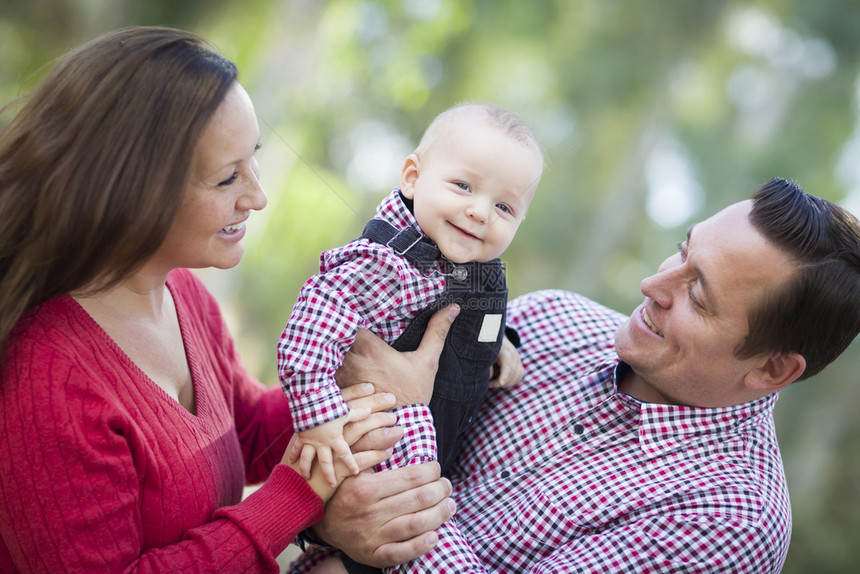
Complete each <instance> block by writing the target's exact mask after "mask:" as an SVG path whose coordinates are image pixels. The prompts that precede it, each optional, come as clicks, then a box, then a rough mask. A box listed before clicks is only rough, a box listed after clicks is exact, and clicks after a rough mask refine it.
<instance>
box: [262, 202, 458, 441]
mask: <svg viewBox="0 0 860 574" xmlns="http://www.w3.org/2000/svg"><path fill="white" fill-rule="evenodd" d="M376 210H377V214H376V218H379V219H384V220H385V221H387V222H388V223H390V224H391V225H393V226H394V227H395V228H397V229H405V228H408V227H416V228H417V227H418V222H417V221H416V220H415V216H414V215H412V213H411V212H410V211H409V209H408V208H407V207H406V205H405V204H404V203H403V202H402V201H401V199H400V192H399V190H397V189H395V190H394V191H392V192H391V193H390V194H389V195H388V196H387V197H386V198H385V199H384V200H383V201H382V202H381V203H380V204H379V205H378V206H377V208H376ZM442 272H443V268H442V263H441V262H440V263H436V264H433V265H432V266H431V267H430V268H429V269H428V270H425V271H424V272H422V271H420V270H418V269H417V268H416V267H415V266H414V265H412V263H410V262H409V261H408V260H407V259H406V258H405V257H402V256H400V255H398V254H397V253H395V251H394V250H393V249H392V248H390V247H387V246H385V245H382V244H380V243H375V242H373V241H371V240H369V239H358V240H356V241H353V242H351V243H348V244H347V245H344V246H343V247H339V248H337V249H332V250H330V251H325V252H323V253H322V254H321V255H320V271H319V273H318V274H317V275H314V276H313V277H311V278H310V279H308V280H307V282H306V283H305V285H304V286H303V287H302V290H301V292H300V293H299V297H298V300H297V301H296V304H295V306H294V307H293V312H292V314H291V316H290V319H289V321H288V322H287V326H286V328H285V329H284V331H283V333H282V334H281V338H280V341H279V342H278V376H279V378H280V381H281V384H282V385H283V387H284V390H285V393H286V394H287V397H288V398H289V400H290V410H291V412H292V415H293V421H294V424H295V428H296V431H304V430H307V429H309V428H313V427H316V426H319V425H321V424H323V423H326V422H328V421H330V420H333V419H336V418H338V417H340V416H343V415H345V414H346V413H347V412H348V411H349V409H348V407H347V406H346V403H345V402H344V400H343V397H342V396H341V394H340V389H339V388H338V386H337V383H336V382H335V379H334V374H335V372H336V371H337V369H338V368H339V367H340V365H341V364H342V363H343V357H344V355H345V354H346V352H347V351H349V348H350V347H351V346H352V343H353V342H354V341H355V333H356V331H357V330H358V329H370V330H372V331H373V332H374V333H376V334H377V335H379V336H380V337H382V338H383V339H385V340H386V341H387V342H389V343H390V342H392V341H393V340H395V339H396V338H397V337H398V336H399V335H400V334H401V333H403V331H404V330H405V329H406V327H407V326H408V325H409V323H410V321H411V320H412V318H413V317H415V315H416V314H417V313H418V312H419V311H421V310H423V309H424V308H425V307H428V306H429V305H430V304H431V303H433V302H434V301H436V300H437V299H438V298H439V296H440V295H441V294H442V293H443V291H444V290H445V281H444V277H443V275H442Z"/></svg>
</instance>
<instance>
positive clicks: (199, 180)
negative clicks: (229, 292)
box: [153, 82, 267, 270]
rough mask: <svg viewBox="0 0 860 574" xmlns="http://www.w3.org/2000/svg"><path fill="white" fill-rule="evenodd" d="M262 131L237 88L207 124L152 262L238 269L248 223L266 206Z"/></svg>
mask: <svg viewBox="0 0 860 574" xmlns="http://www.w3.org/2000/svg"><path fill="white" fill-rule="evenodd" d="M259 141H260V128H259V126H258V125H257V117H256V115H255V114H254V106H253V104H252V103H251V99H250V98H249V97H248V94H247V93H246V92H245V90H244V89H243V88H242V86H241V85H239V83H238V82H237V83H234V84H233V87H232V88H230V90H229V92H227V96H226V97H225V98H224V101H223V102H222V103H221V105H220V106H219V107H218V109H217V110H216V111H215V114H214V115H213V116H212V119H211V120H209V123H208V124H207V125H206V128H205V129H204V131H203V134H202V136H201V138H200V142H199V143H198V144H197V149H195V150H194V156H193V158H192V161H191V169H190V172H189V179H188V182H187V183H186V185H185V187H184V188H183V191H182V199H181V201H180V204H179V208H178V210H177V212H176V216H175V217H174V220H173V223H172V225H171V227H170V230H169V232H168V234H167V237H166V238H165V240H164V243H162V245H161V247H159V249H158V251H157V252H156V254H155V256H154V258H153V259H154V260H156V261H157V262H158V264H160V265H164V266H165V267H166V268H167V270H169V269H173V268H177V267H190V268H202V267H218V268H221V269H227V268H230V267H234V266H235V265H236V264H238V263H239V261H240V260H241V259H242V255H243V254H244V247H243V246H242V243H241V241H242V238H243V237H244V236H245V222H246V221H247V219H248V216H249V215H250V214H251V210H259V209H263V208H264V207H265V206H266V202H267V199H266V194H265V192H264V191H263V188H262V187H261V186H260V172H259V169H258V167H257V159H256V158H255V157H254V152H255V151H256V150H257V148H258V147H259Z"/></svg>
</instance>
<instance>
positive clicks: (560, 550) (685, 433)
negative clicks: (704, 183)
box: [322, 179, 860, 574]
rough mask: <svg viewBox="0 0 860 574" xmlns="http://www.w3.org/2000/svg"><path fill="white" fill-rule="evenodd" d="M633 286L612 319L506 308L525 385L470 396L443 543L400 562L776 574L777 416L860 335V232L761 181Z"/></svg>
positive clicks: (780, 478) (781, 535) (780, 543)
mask: <svg viewBox="0 0 860 574" xmlns="http://www.w3.org/2000/svg"><path fill="white" fill-rule="evenodd" d="M641 288H642V293H643V294H644V295H645V300H644V302H643V303H642V304H641V305H640V306H639V307H637V308H636V310H635V311H634V312H633V314H632V315H631V316H630V317H629V318H627V319H626V320H625V318H624V317H622V316H620V315H618V314H617V313H615V312H613V311H610V310H608V309H606V308H604V307H601V306H599V305H597V304H595V303H593V302H591V301H588V300H586V299H584V298H582V297H579V296H577V295H574V294H570V293H565V292H560V291H544V292H538V293H533V294H530V295H526V296H524V297H521V298H519V299H517V300H515V301H513V302H512V303H511V305H510V310H509V321H510V324H511V325H512V326H513V327H515V328H516V329H517V330H518V331H519V334H520V338H521V339H522V347H521V349H520V353H521V357H522V361H523V366H524V368H525V371H526V377H525V379H524V380H523V382H522V383H521V384H520V385H518V386H515V387H514V388H513V389H509V390H498V391H495V392H494V393H493V394H492V396H491V397H490V398H489V400H488V401H487V403H486V404H485V406H484V407H483V409H482V411H481V413H480V416H479V417H478V422H477V424H476V428H475V430H474V432H473V433H472V436H471V437H470V439H469V440H468V442H467V443H466V444H465V445H464V447H463V451H462V454H461V457H460V459H459V462H458V464H457V465H456V467H455V470H454V474H453V475H452V477H451V479H452V482H453V484H454V498H455V499H456V500H457V514H456V516H455V517H454V519H453V520H451V521H449V522H448V523H447V524H446V525H445V526H443V527H442V528H441V529H440V530H439V533H438V535H439V539H440V543H439V544H437V545H436V546H435V547H434V548H433V549H432V550H431V551H430V552H429V553H428V554H426V555H424V556H422V557H419V558H417V559H415V560H413V561H411V562H409V563H407V564H404V565H403V566H400V567H398V568H396V569H395V570H394V571H403V572H660V573H665V572H708V573H712V572H749V573H756V574H760V573H764V572H779V571H780V569H781V567H782V564H783V561H784V559H785V555H786V552H787V549H788V541H789V536H790V529H791V513H790V507H789V499H788V491H787V487H786V483H785V477H784V475H783V470H782V461H781V458H780V454H779V449H778V446H777V442H776V433H775V430H774V426H773V418H772V409H773V405H774V403H775V401H776V397H777V393H776V392H777V391H778V390H779V389H781V388H783V387H785V386H786V385H788V384H790V383H792V382H794V381H797V380H801V379H803V378H806V377H809V376H812V375H814V374H816V373H818V372H819V371H820V370H821V369H823V368H824V367H825V366H826V365H827V364H829V363H830V362H831V361H832V360H833V359H835V358H836V357H837V356H838V355H839V354H840V353H841V352H842V351H844V349H845V348H846V347H847V346H848V345H849V344H850V343H851V341H852V340H853V339H854V338H855V337H856V335H857V333H858V331H860V224H858V221H857V219H856V218H854V217H853V216H852V215H851V214H849V213H848V212H846V211H844V210H842V209H840V208H839V207H837V206H835V205H833V204H831V203H829V202H827V201H824V200H821V199H819V198H816V197H814V196H811V195H808V194H806V193H805V192H803V190H802V189H800V187H798V186H797V185H796V184H794V183H791V182H788V181H785V180H782V179H774V180H772V181H770V182H768V183H767V184H765V185H764V186H762V187H761V188H760V189H759V190H758V191H757V192H756V194H755V197H754V199H753V200H751V201H744V202H741V203H737V204H734V205H732V206H730V207H728V208H726V209H724V210H723V211H721V212H719V213H718V214H716V215H715V216H713V217H711V218H710V219H707V220H705V221H703V222H701V223H699V224H696V225H694V226H692V227H691V228H690V230H689V231H688V233H687V238H686V240H685V241H684V242H683V243H681V244H680V245H679V251H678V253H677V254H675V255H673V256H672V257H670V258H668V259H667V260H666V261H664V262H663V264H662V265H661V266H660V268H659V269H658V271H657V273H656V274H655V275H653V276H651V277H649V278H647V279H645V280H644V281H642V285H641ZM370 352H371V351H366V353H368V354H369V353H370ZM372 352H373V353H374V354H375V356H374V359H373V360H374V361H376V362H377V363H380V362H381V363H383V364H385V361H389V360H391V359H390V358H388V357H389V356H388V355H385V354H384V353H385V352H386V350H385V349H383V348H381V347H380V346H378V345H373V351H372ZM383 356H384V357H385V358H382V357H383ZM425 408H426V407H423V406H422V405H412V406H409V407H406V408H405V409H404V411H406V412H409V411H410V410H411V412H413V413H414V412H421V411H422V409H425ZM429 432H432V431H429ZM383 474H384V473H383ZM332 520H333V518H332ZM344 522H345V523H346V521H344ZM329 524H332V523H331V522H330V523H329ZM323 530H324V532H323V533H322V534H323V537H324V538H326V537H327V536H332V531H331V530H326V528H325V527H323ZM346 548H347V552H349V547H348V546H346ZM354 557H355V558H358V559H362V558H364V559H366V557H364V556H354Z"/></svg>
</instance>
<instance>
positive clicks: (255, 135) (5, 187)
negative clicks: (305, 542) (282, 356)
mask: <svg viewBox="0 0 860 574" xmlns="http://www.w3.org/2000/svg"><path fill="white" fill-rule="evenodd" d="M236 78H237V71H236V68H235V66H234V65H233V64H232V63H231V62H229V61H227V60H225V59H224V58H223V57H221V56H220V55H218V54H217V53H216V52H215V51H214V50H212V49H211V48H210V47H209V46H208V45H206V44H205V43H204V42H203V41H202V40H201V39H199V38H198V37H196V36H194V35H192V34H188V33H185V32H181V31H178V30H171V29H165V28H128V29H122V30H118V31H115V32H112V33H109V34H106V35H104V36H102V37H100V38H98V39H96V40H94V41H92V42H90V43H88V44H86V45H84V46H82V47H80V48H78V49H77V50H74V51H73V52H71V53H70V54H68V55H67V57H65V58H64V59H63V61H61V62H60V64H59V65H58V66H57V67H56V68H55V69H54V70H53V71H52V72H51V73H50V74H49V75H48V76H47V77H46V78H45V80H44V81H43V82H42V83H41V84H40V86H39V87H38V88H37V89H36V90H35V92H34V93H33V95H32V96H31V97H30V98H29V101H28V102H27V103H26V104H25V105H24V106H23V107H22V109H21V110H20V111H19V112H18V114H17V115H16V116H15V117H14V119H13V120H12V122H11V123H10V124H9V126H8V127H6V128H5V129H4V130H3V131H2V132H0V213H3V215H4V219H5V221H4V223H3V226H2V228H0V345H2V365H0V369H2V371H0V429H2V431H0V436H2V437H3V439H2V440H0V497H2V499H1V500H2V503H0V571H2V572H30V571H51V572H56V571H66V570H68V571H74V572H98V571H110V572H118V571H125V570H137V571H155V572H167V571H172V570H182V571H184V572H193V571H211V570H214V571H221V572H253V571H273V570H276V569H277V565H276V563H275V561H274V558H275V556H277V555H278V554H279V553H280V552H281V551H283V550H284V549H285V548H286V546H287V545H288V544H289V543H290V542H291V541H292V540H293V538H294V537H295V536H296V534H297V533H298V532H299V531H301V530H303V529H305V528H307V527H308V526H310V525H311V524H313V523H314V522H315V521H316V520H318V519H319V518H320V517H321V516H322V514H323V504H324V502H325V501H327V500H328V499H329V498H330V497H331V496H332V493H333V489H332V488H331V487H329V486H328V485H327V483H326V481H325V480H323V478H322V476H321V473H320V472H319V469H315V472H314V474H313V475H312V476H311V478H310V479H309V480H308V481H305V480H304V479H302V478H301V476H300V475H299V474H298V473H296V472H295V470H294V468H291V467H289V466H287V465H286V464H278V463H279V462H286V461H282V460H281V457H282V455H283V453H284V450H285V448H286V446H287V443H288V440H289V439H290V437H291V436H292V432H293V430H292V429H293V425H292V420H291V419H290V416H289V412H288V407H287V402H286V401H285V399H284V397H283V394H282V393H281V391H280V389H279V388H273V389H270V390H267V389H265V388H264V387H263V386H262V385H261V384H260V383H259V382H257V381H256V380H254V379H253V378H251V377H250V376H249V375H248V373H247V372H246V371H245V369H244V368H243V367H242V365H241V363H240V362H239V358H238V356H237V353H236V351H235V349H234V346H233V342H232V340H231V338H230V335H229V333H228V332H227V329H226V327H225V325H224V323H223V320H222V318H221V315H220V313H219V310H218V306H217V304H216V303H215V301H214V300H213V298H212V297H211V295H210V294H209V293H208V292H207V291H206V289H205V288H204V287H203V285H202V284H201V283H200V282H199V281H198V280H197V279H196V278H195V277H194V275H192V274H191V272H189V271H188V270H187V269H185V268H195V267H196V268H199V267H208V266H213V267H218V268H229V267H233V266H235V265H236V264H237V263H238V262H239V260H240V259H241V257H242V254H243V247H242V244H241V240H242V237H243V235H244V233H245V222H246V220H247V219H248V216H249V214H250V212H251V211H254V210H259V209H262V208H263V207H264V206H265V205H266V196H265V194H264V192H263V190H262V188H261V187H260V184H259V172H258V169H257V162H256V159H255V158H254V151H255V150H256V148H257V147H258V146H259V144H258V142H259V137H260V136H259V128H258V125H257V121H256V117H255V115H254V110H253V106H252V105H251V102H250V99H249V98H248V95H247V94H246V93H245V91H244V90H243V89H242V87H241V85H240V84H239V83H238V82H237V80H236ZM345 392H346V393H348V395H349V399H350V408H351V411H352V413H353V419H352V423H351V424H350V431H349V437H350V438H349V440H350V442H352V443H354V444H353V449H354V450H356V451H360V452H356V460H357V461H358V462H359V464H360V467H361V468H362V469H364V468H368V467H371V466H373V465H374V464H377V463H378V462H380V461H382V460H384V459H385V458H386V457H387V456H388V452H387V450H386V449H388V448H389V447H391V446H392V445H393V443H394V442H395V441H396V439H397V437H398V436H399V435H398V434H397V433H393V432H390V431H389V432H387V433H386V432H380V431H376V432H371V431H374V429H380V428H381V427H385V426H390V425H391V424H393V420H392V419H393V417H392V415H390V414H387V413H385V412H382V411H384V410H385V409H389V408H391V407H392V406H393V405H394V397H393V396H392V395H391V394H384V393H377V394H372V393H373V388H372V386H370V385H355V386H352V387H349V388H347V389H345ZM362 437H364V438H362ZM359 439H361V440H360V441H359ZM356 441H359V442H356ZM338 466H339V469H338V479H339V480H342V479H343V478H344V477H345V476H346V475H347V474H348V471H347V470H346V469H345V468H344V466H343V465H342V464H340V465H338ZM436 478H438V476H437V477H429V478H428V476H426V475H425V476H424V477H423V478H422V479H421V480H418V481H415V480H414V477H413V479H412V480H413V482H412V485H410V488H411V486H413V485H414V484H416V483H420V484H421V485H424V486H423V487H424V488H427V487H428V485H431V484H435V495H434V496H436V498H435V499H434V500H433V502H432V503H430V504H429V505H426V504H425V505H424V506H420V507H419V506H413V507H412V508H411V511H412V512H417V511H419V510H422V509H423V512H424V515H425V517H426V512H427V510H426V509H427V507H428V506H433V505H435V504H437V503H440V501H442V500H443V499H444V498H445V497H447V492H446V493H445V494H444V495H442V496H438V494H439V492H440V490H439V488H440V487H439V483H438V481H436ZM263 480H265V483H264V484H263V486H262V487H261V488H260V489H259V490H258V491H256V492H255V493H254V494H252V495H251V496H250V497H248V498H247V499H246V500H244V501H241V493H242V487H243V485H244V484H246V483H254V482H260V481H263ZM401 490H404V491H405V490H407V488H405V487H404V488H403V489H401ZM425 493H427V491H425ZM339 496H340V495H339ZM335 506H336V508H348V509H350V510H355V503H353V504H352V506H350V499H349V497H348V496H346V495H345V496H341V497H340V500H339V502H338V504H337V505H335ZM399 513H400V514H402V510H401V511H399ZM396 515H397V514H396V513H389V514H388V515H387V518H389V519H390V518H391V517H392V516H396ZM327 518H328V519H329V521H328V524H329V525H330V524H332V521H334V523H335V524H337V523H338V521H339V520H340V521H341V522H342V523H343V524H344V528H349V527H353V526H354V524H353V523H352V522H350V519H349V517H344V518H342V519H341V515H340V514H336V515H335V516H333V517H327ZM439 518H440V519H441V520H440V522H439V523H441V521H443V520H444V519H447V517H441V516H440V517H439ZM371 526H372V525H371ZM422 526H429V528H428V529H429V530H432V529H433V528H435V525H434V521H427V520H425V521H424V524H423V525H422ZM330 528H331V527H330V526H327V532H330V531H331V530H330ZM335 530H337V528H335ZM421 532H423V531H411V530H404V531H403V532H399V533H397V534H396V535H393V536H392V537H390V538H389V539H386V540H380V539H376V540H374V541H373V542H372V544H375V545H376V547H370V546H367V543H366V542H365V546H364V547H357V546H356V547H353V548H352V551H353V552H355V553H356V554H359V555H370V554H372V553H373V552H374V551H375V550H374V548H378V547H379V546H380V545H381V544H383V543H392V542H395V543H396V542H398V541H402V540H407V538H408V537H409V536H415V535H418V534H420V533H421ZM329 537H333V536H331V535H329ZM425 537H426V535H425ZM415 549H418V550H420V549H422V548H419V546H418V545H414V547H413V548H410V552H411V551H412V550H415ZM401 550H402V549H401ZM398 558H400V557H399V556H398Z"/></svg>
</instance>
